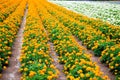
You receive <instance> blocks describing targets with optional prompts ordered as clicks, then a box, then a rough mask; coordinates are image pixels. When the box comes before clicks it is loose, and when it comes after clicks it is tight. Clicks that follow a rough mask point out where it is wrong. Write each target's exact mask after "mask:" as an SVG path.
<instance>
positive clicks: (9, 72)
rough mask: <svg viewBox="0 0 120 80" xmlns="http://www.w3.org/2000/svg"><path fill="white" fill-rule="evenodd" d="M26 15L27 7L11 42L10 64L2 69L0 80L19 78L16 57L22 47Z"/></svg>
mask: <svg viewBox="0 0 120 80" xmlns="http://www.w3.org/2000/svg"><path fill="white" fill-rule="evenodd" d="M26 15H27V9H26V10H25V14H24V17H23V20H22V23H21V26H20V29H19V31H18V34H17V37H16V39H15V41H14V43H13V47H12V56H11V58H10V59H9V62H10V64H9V66H8V68H7V69H6V70H3V72H2V78H1V79H0V80H20V77H21V73H20V72H18V70H19V68H20V62H19V60H18V59H19V57H20V53H21V52H20V50H21V48H22V39H23V31H24V26H25V23H26Z"/></svg>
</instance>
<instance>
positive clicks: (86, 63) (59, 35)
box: [36, 0, 109, 80]
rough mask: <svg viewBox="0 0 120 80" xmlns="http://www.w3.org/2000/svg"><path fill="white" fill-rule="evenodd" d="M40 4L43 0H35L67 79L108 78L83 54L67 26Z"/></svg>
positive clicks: (101, 79) (83, 50) (103, 79)
mask: <svg viewBox="0 0 120 80" xmlns="http://www.w3.org/2000/svg"><path fill="white" fill-rule="evenodd" d="M42 4H43V1H40V0H38V1H36V7H37V10H38V12H39V16H40V17H41V19H42V22H43V25H44V27H45V28H46V30H47V31H48V32H49V38H50V40H51V41H52V42H53V43H54V48H55V51H56V53H57V54H58V55H59V62H60V63H61V64H64V73H65V74H66V75H67V79H68V80H82V79H83V80H87V79H90V80H93V79H95V80H107V79H108V80H109V78H108V76H104V77H103V76H102V74H103V73H102V72H101V71H100V68H99V66H97V65H96V64H95V63H93V62H92V61H91V60H90V56H91V55H89V54H85V49H84V48H83V47H82V46H80V45H79V44H78V42H77V41H76V40H75V38H74V37H73V35H72V34H71V32H70V30H69V28H67V27H65V26H64V25H62V24H61V23H60V22H59V21H58V20H57V19H56V18H55V17H53V16H52V15H51V14H50V13H49V12H48V10H47V9H46V8H45V7H44V6H43V5H42ZM44 4H46V2H45V3H44ZM48 7H50V6H48ZM53 14H54V13H53Z"/></svg>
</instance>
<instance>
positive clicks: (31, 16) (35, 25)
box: [20, 0, 59, 80]
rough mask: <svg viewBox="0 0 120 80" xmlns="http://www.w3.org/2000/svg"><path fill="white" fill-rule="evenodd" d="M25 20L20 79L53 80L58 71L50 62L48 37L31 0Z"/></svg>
mask: <svg viewBox="0 0 120 80" xmlns="http://www.w3.org/2000/svg"><path fill="white" fill-rule="evenodd" d="M26 21H27V22H26V26H25V29H24V36H23V37H24V39H23V45H22V51H21V57H20V62H21V68H20V71H21V72H22V77H21V80H55V79H56V78H57V77H58V74H59V71H58V70H57V69H56V67H55V66H54V65H53V64H52V63H53V59H52V58H51V57H50V45H49V44H48V40H49V39H48V36H47V34H46V32H45V30H44V28H43V25H42V22H41V20H40V17H39V15H38V13H37V11H36V5H35V4H34V2H33V1H32V0H29V1H28V14H27V19H26Z"/></svg>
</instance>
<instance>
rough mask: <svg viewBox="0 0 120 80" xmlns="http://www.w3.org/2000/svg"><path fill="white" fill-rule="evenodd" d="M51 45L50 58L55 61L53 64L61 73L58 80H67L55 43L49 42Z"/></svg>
mask: <svg viewBox="0 0 120 80" xmlns="http://www.w3.org/2000/svg"><path fill="white" fill-rule="evenodd" d="M49 44H50V49H51V51H50V56H51V57H52V58H53V59H54V62H53V64H54V65H55V66H56V68H57V69H58V70H59V71H60V74H59V77H58V79H57V80H67V79H66V76H65V74H64V73H63V65H62V64H60V63H59V62H58V56H57V54H56V52H55V51H54V48H53V43H51V42H49Z"/></svg>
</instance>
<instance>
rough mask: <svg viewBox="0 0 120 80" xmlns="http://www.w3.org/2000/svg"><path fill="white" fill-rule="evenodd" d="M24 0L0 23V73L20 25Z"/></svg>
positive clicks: (6, 63)
mask: <svg viewBox="0 0 120 80" xmlns="http://www.w3.org/2000/svg"><path fill="white" fill-rule="evenodd" d="M25 6H26V0H23V1H22V2H21V3H20V5H19V6H18V7H17V8H16V10H15V11H14V12H13V13H12V14H11V15H10V16H9V17H8V18H7V19H6V20H4V21H3V22H2V23H0V73H1V71H2V70H3V69H6V66H8V64H9V61H8V59H9V58H10V56H11V54H12V45H13V41H14V38H15V37H16V34H17V31H18V29H19V27H20V24H21V20H22V17H23V15H24V9H25Z"/></svg>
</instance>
